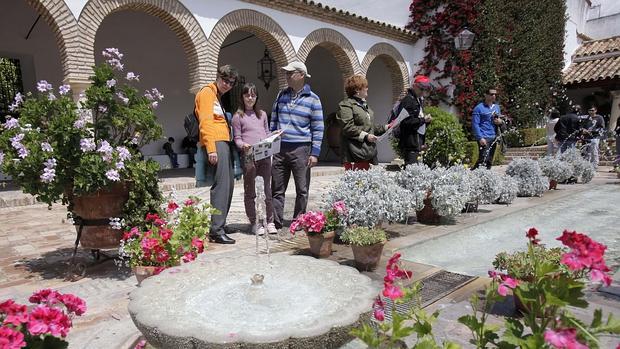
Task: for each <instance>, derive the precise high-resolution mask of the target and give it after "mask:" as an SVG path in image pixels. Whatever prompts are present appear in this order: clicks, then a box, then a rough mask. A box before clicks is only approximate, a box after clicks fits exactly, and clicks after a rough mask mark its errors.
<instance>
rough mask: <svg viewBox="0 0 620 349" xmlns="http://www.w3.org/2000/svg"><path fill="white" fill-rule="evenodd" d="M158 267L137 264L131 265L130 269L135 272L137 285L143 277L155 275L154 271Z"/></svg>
mask: <svg viewBox="0 0 620 349" xmlns="http://www.w3.org/2000/svg"><path fill="white" fill-rule="evenodd" d="M160 268H161V267H153V266H142V265H139V266H135V267H132V268H131V270H132V271H133V273H134V274H136V279H137V280H138V285H140V284H141V283H142V281H144V279H146V278H148V277H151V276H153V275H155V272H156V271H157V270H158V269H160ZM158 274H159V273H158Z"/></svg>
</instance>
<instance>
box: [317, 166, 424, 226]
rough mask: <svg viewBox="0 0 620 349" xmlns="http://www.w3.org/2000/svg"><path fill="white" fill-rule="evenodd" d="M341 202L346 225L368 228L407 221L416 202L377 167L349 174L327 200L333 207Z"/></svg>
mask: <svg viewBox="0 0 620 349" xmlns="http://www.w3.org/2000/svg"><path fill="white" fill-rule="evenodd" d="M340 200H342V201H344V203H345V205H346V207H347V211H348V215H347V217H346V219H345V220H346V222H345V223H346V224H347V225H349V226H351V225H358V226H363V227H369V228H372V227H375V226H376V225H377V224H378V223H381V222H384V221H385V222H397V221H403V220H405V219H406V218H407V214H408V213H409V210H410V209H411V207H412V206H413V204H414V202H415V199H414V197H413V195H412V193H411V192H410V191H409V190H407V189H405V188H402V187H400V186H399V185H398V184H397V183H396V180H395V175H394V174H391V173H389V172H387V171H385V169H383V168H382V167H378V166H377V167H373V168H372V169H370V170H368V171H346V172H345V173H344V175H342V177H340V180H339V181H338V182H337V183H336V185H335V186H333V187H332V188H330V189H329V190H328V192H327V194H326V198H325V201H326V203H327V204H328V205H330V206H331V204H333V203H334V202H337V201H340Z"/></svg>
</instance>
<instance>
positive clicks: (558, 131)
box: [553, 104, 581, 153]
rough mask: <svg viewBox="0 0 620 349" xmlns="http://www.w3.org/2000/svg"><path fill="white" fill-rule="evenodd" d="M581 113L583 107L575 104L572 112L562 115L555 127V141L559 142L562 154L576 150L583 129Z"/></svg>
mask: <svg viewBox="0 0 620 349" xmlns="http://www.w3.org/2000/svg"><path fill="white" fill-rule="evenodd" d="M580 111H581V106H579V105H578V104H575V105H574V106H573V107H572V110H571V112H569V113H567V114H565V115H562V116H561V117H560V119H559V120H558V122H557V123H556V124H555V126H554V127H553V130H554V131H555V139H556V140H557V141H558V144H559V147H560V153H563V152H565V151H567V150H568V149H573V148H575V144H576V143H577V138H578V136H579V133H580V129H581V126H580V121H579V116H578V114H579V112H580Z"/></svg>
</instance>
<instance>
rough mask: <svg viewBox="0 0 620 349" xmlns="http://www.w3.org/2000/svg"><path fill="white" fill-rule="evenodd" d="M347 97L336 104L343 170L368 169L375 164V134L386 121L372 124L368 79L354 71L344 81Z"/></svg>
mask: <svg viewBox="0 0 620 349" xmlns="http://www.w3.org/2000/svg"><path fill="white" fill-rule="evenodd" d="M344 88H345V91H346V93H347V96H348V97H347V98H345V99H344V100H343V101H342V102H340V104H338V112H337V113H336V120H337V121H338V123H339V124H340V127H341V128H342V134H341V142H340V145H341V148H340V149H341V150H342V162H343V163H344V168H345V170H368V169H369V168H370V164H373V165H376V164H377V144H376V142H377V136H379V135H381V134H383V133H384V132H385V131H386V130H387V129H388V125H375V117H374V115H373V112H372V109H370V108H369V107H368V103H367V102H366V97H368V80H366V78H365V77H363V76H362V75H353V76H351V77H349V78H348V79H347V80H346V81H345V86H344Z"/></svg>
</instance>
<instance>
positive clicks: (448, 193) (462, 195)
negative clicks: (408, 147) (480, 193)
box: [397, 164, 473, 217]
mask: <svg viewBox="0 0 620 349" xmlns="http://www.w3.org/2000/svg"><path fill="white" fill-rule="evenodd" d="M397 181H398V184H399V185H400V186H402V187H403V188H406V189H408V190H409V191H411V192H412V193H413V195H414V197H415V200H416V202H415V205H414V208H415V210H416V211H420V210H421V209H423V208H424V202H423V201H424V198H426V196H427V195H429V194H430V199H431V204H432V205H433V209H434V210H435V211H436V212H437V213H438V214H439V215H441V216H445V217H451V216H455V215H457V214H459V213H461V210H462V209H463V207H465V204H466V203H467V202H468V201H470V198H471V196H472V194H471V192H472V187H473V183H472V180H471V177H470V175H469V171H467V169H465V168H464V167H463V166H460V165H458V166H452V167H450V168H447V169H446V168H443V167H437V168H435V169H433V170H431V169H430V168H428V167H427V166H426V165H421V164H414V165H409V166H407V167H406V168H405V169H404V170H403V171H401V172H400V174H398V175H397Z"/></svg>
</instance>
